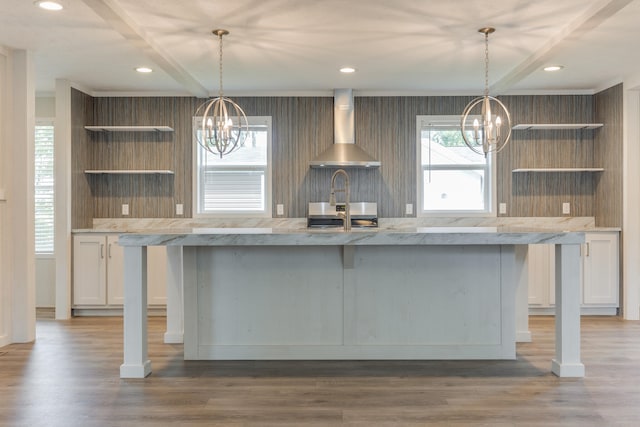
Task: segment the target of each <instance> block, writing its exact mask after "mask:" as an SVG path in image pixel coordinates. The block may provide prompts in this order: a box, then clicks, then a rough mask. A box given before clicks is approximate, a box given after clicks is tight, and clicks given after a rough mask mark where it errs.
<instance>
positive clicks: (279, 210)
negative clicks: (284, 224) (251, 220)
mask: <svg viewBox="0 0 640 427" xmlns="http://www.w3.org/2000/svg"><path fill="white" fill-rule="evenodd" d="M276 215H278V216H282V215H284V205H282V204H277V205H276Z"/></svg>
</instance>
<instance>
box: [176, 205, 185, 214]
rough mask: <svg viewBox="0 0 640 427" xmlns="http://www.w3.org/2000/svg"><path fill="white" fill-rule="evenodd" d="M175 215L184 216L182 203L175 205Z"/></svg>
mask: <svg viewBox="0 0 640 427" xmlns="http://www.w3.org/2000/svg"><path fill="white" fill-rule="evenodd" d="M176 215H184V205H183V204H182V203H178V204H176Z"/></svg>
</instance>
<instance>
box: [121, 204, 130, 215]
mask: <svg viewBox="0 0 640 427" xmlns="http://www.w3.org/2000/svg"><path fill="white" fill-rule="evenodd" d="M122 215H129V205H127V204H126V203H125V204H123V205H122Z"/></svg>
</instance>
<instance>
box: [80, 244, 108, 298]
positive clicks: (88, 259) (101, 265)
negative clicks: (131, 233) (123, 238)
mask: <svg viewBox="0 0 640 427" xmlns="http://www.w3.org/2000/svg"><path fill="white" fill-rule="evenodd" d="M106 244H107V241H106V236H103V235H93V234H92V235H86V236H85V235H82V236H74V238H73V304H74V305H105V304H106V303H107V261H106V259H105V250H106Z"/></svg>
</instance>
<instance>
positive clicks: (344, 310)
mask: <svg viewBox="0 0 640 427" xmlns="http://www.w3.org/2000/svg"><path fill="white" fill-rule="evenodd" d="M583 242H584V233H583V232H555V231H549V230H533V229H518V228H504V227H435V228H432V227H423V228H408V229H399V230H377V231H372V230H362V231H359V230H356V231H352V232H342V231H335V230H308V229H278V228H209V229H207V228H199V229H190V230H182V231H170V232H162V231H156V232H145V233H131V234H124V235H122V236H120V245H122V246H124V251H125V310H124V316H125V319H124V322H125V326H124V363H123V364H122V366H121V368H120V376H121V377H123V378H143V377H145V376H147V375H148V374H149V373H150V372H151V362H150V361H149V360H148V357H147V331H146V316H147V314H146V277H145V276H146V247H147V246H167V247H168V248H167V249H168V256H169V266H170V269H172V273H171V274H170V276H172V277H169V278H168V280H170V281H171V282H172V283H173V284H174V285H173V288H174V289H173V291H172V292H169V294H171V293H173V298H172V297H171V296H169V302H168V307H167V315H168V316H170V317H174V318H178V317H181V313H184V357H185V359H244V360H251V359H514V358H515V342H516V327H515V323H516V314H515V312H516V309H515V306H516V291H517V285H518V277H517V276H518V260H517V257H516V248H518V247H521V246H522V245H528V244H553V245H555V248H556V257H557V260H558V262H557V264H556V302H557V305H556V357H555V359H553V361H552V372H554V373H555V374H556V375H558V376H570V377H581V376H584V366H583V365H582V363H581V362H580V310H579V301H580V298H579V296H580V283H579V278H580V244H581V243H583ZM180 285H181V286H180ZM182 287H183V293H182V292H180V290H181V288H182ZM182 297H183V298H182ZM171 301H173V303H171ZM176 301H178V303H177V304H176ZM180 301H182V304H180V303H179V302H180ZM171 313H173V314H171ZM176 313H177V314H176Z"/></svg>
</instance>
